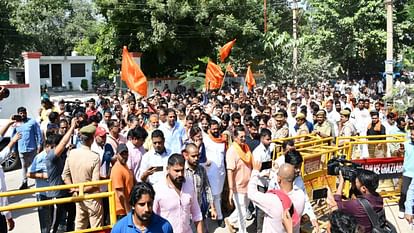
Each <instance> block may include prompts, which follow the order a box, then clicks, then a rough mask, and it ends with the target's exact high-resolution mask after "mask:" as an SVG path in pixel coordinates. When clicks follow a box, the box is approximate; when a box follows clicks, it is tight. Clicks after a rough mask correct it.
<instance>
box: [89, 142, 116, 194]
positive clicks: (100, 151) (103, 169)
mask: <svg viewBox="0 0 414 233" xmlns="http://www.w3.org/2000/svg"><path fill="white" fill-rule="evenodd" d="M91 151H92V152H95V153H97V154H98V155H99V161H100V164H101V165H100V166H99V175H100V176H101V177H109V172H110V171H107V169H106V162H104V163H102V159H103V154H104V152H105V151H104V149H103V148H102V147H100V146H99V145H98V144H97V143H96V141H95V140H94V141H93V143H92V146H91ZM109 166H111V165H109ZM99 190H101V192H107V191H108V186H107V185H101V186H100V187H99Z"/></svg>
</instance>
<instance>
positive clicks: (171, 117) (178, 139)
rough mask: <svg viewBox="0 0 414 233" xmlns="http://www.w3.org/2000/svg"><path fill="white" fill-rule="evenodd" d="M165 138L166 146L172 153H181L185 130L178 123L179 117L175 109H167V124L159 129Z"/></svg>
mask: <svg viewBox="0 0 414 233" xmlns="http://www.w3.org/2000/svg"><path fill="white" fill-rule="evenodd" d="M159 129H160V130H161V131H162V132H163V133H164V137H165V145H166V147H167V148H168V149H170V150H171V152H172V153H181V149H182V148H183V144H184V140H185V137H186V135H185V129H184V127H183V126H182V125H180V123H178V122H177V115H176V112H175V110H174V109H172V108H169V109H167V122H166V123H165V124H161V125H160V128H159Z"/></svg>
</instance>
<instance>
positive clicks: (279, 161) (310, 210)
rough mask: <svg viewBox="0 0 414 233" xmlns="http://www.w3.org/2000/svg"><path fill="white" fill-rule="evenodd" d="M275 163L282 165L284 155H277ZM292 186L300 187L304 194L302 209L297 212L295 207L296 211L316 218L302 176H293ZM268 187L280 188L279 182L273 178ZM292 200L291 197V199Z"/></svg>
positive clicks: (312, 218)
mask: <svg viewBox="0 0 414 233" xmlns="http://www.w3.org/2000/svg"><path fill="white" fill-rule="evenodd" d="M276 163H277V165H278V167H280V166H282V164H284V163H285V156H284V155H282V156H279V157H278V158H277V159H276ZM276 173H277V172H276ZM293 186H294V187H297V188H299V189H301V190H302V191H303V193H304V195H305V206H304V210H303V211H302V212H299V211H298V209H296V210H297V211H298V213H300V214H301V215H304V214H307V215H308V216H309V218H310V219H311V220H314V219H316V215H315V212H314V211H313V208H312V205H311V203H310V200H309V196H308V193H307V192H306V187H305V182H303V179H302V176H298V177H296V178H295V180H294V181H293ZM269 189H280V188H279V184H278V183H277V181H276V180H275V179H272V180H270V182H269ZM289 197H290V195H289ZM292 201H293V199H292ZM295 206H296V205H295Z"/></svg>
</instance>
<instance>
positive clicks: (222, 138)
mask: <svg viewBox="0 0 414 233" xmlns="http://www.w3.org/2000/svg"><path fill="white" fill-rule="evenodd" d="M208 136H210V139H211V140H212V141H213V142H215V143H226V142H227V139H226V137H225V136H224V135H220V137H219V138H216V137H214V136H213V134H211V132H210V130H209V131H208Z"/></svg>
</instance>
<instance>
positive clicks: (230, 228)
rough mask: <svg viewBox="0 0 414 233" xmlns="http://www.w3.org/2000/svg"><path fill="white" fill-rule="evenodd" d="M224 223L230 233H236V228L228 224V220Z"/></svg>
mask: <svg viewBox="0 0 414 233" xmlns="http://www.w3.org/2000/svg"><path fill="white" fill-rule="evenodd" d="M224 222H225V224H226V226H227V229H228V230H229V232H230V233H236V232H237V230H236V228H235V227H234V226H233V225H232V224H231V223H230V221H229V219H228V218H225V219H224Z"/></svg>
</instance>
